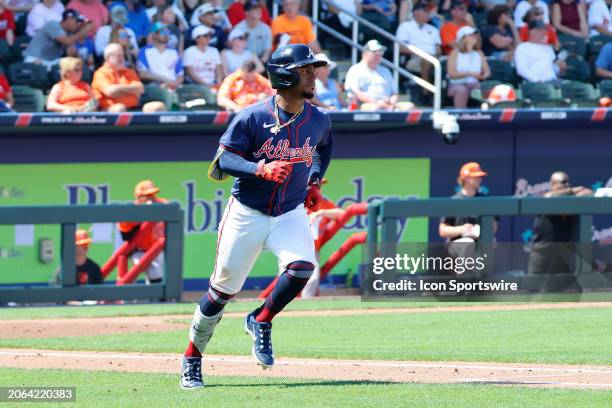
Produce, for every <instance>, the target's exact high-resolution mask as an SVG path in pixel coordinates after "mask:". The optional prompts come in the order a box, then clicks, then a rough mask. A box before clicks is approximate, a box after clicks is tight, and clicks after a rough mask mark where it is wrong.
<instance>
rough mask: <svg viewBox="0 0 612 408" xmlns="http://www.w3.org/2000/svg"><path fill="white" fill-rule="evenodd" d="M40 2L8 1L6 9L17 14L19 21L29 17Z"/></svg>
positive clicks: (16, 17)
mask: <svg viewBox="0 0 612 408" xmlns="http://www.w3.org/2000/svg"><path fill="white" fill-rule="evenodd" d="M38 2H39V0H7V1H6V2H5V7H6V8H7V9H9V10H11V11H12V12H13V13H15V20H18V19H20V18H21V17H27V14H28V13H29V12H30V11H31V10H32V8H33V7H34V6H35V5H36V4H38Z"/></svg>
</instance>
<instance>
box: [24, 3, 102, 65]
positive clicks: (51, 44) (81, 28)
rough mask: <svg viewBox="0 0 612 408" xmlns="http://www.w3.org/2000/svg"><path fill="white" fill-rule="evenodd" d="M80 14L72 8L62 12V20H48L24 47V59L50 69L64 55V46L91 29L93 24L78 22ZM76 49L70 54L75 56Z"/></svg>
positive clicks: (72, 42)
mask: <svg viewBox="0 0 612 408" xmlns="http://www.w3.org/2000/svg"><path fill="white" fill-rule="evenodd" d="M79 18H80V15H79V13H78V12H76V11H75V10H72V9H67V10H66V11H64V13H63V17H62V21H61V22H58V21H49V22H48V23H47V24H45V25H44V26H43V27H42V28H41V29H40V30H38V31H37V32H36V35H34V38H33V39H32V41H31V42H30V44H29V45H28V47H27V48H26V49H25V51H24V53H23V55H24V56H25V59H24V61H25V62H30V63H34V64H42V65H44V66H45V67H47V69H48V70H50V69H51V67H52V66H53V65H56V64H57V63H58V62H59V59H60V58H61V57H62V56H63V55H64V53H65V51H66V48H68V47H71V49H74V47H72V46H73V45H74V44H75V43H77V42H78V41H81V40H82V39H84V38H85V37H86V36H87V34H88V33H89V32H90V31H91V28H92V27H93V24H92V23H91V22H90V21H88V22H86V23H80V22H79ZM75 54H76V49H74V53H73V55H71V56H75Z"/></svg>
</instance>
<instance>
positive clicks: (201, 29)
mask: <svg viewBox="0 0 612 408" xmlns="http://www.w3.org/2000/svg"><path fill="white" fill-rule="evenodd" d="M212 31H213V30H211V29H210V28H209V27H207V26H205V25H204V24H200V25H199V26H197V27H196V28H194V29H193V31H192V32H191V39H192V40H195V39H196V38H198V37H199V36H201V35H206V34H209V33H212Z"/></svg>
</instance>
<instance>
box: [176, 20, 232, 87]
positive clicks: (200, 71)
mask: <svg viewBox="0 0 612 408" xmlns="http://www.w3.org/2000/svg"><path fill="white" fill-rule="evenodd" d="M212 35H213V32H212V30H211V29H210V27H208V26H205V25H199V26H197V27H196V28H194V29H193V31H192V32H191V37H192V39H193V41H195V45H192V46H191V47H189V48H187V49H186V50H185V56H184V57H183V65H184V66H185V71H186V72H187V78H188V80H189V81H190V82H193V83H196V84H201V85H206V86H209V87H211V86H215V85H217V84H220V83H221V81H223V66H222V64H221V56H220V55H219V51H218V50H217V49H216V48H215V47H212V46H210V45H209V44H210V39H211V37H212Z"/></svg>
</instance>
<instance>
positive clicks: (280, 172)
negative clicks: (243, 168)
mask: <svg viewBox="0 0 612 408" xmlns="http://www.w3.org/2000/svg"><path fill="white" fill-rule="evenodd" d="M292 166H293V165H292V164H291V163H289V162H288V161H273V162H270V163H265V162H264V161H263V160H262V161H260V162H259V163H258V164H257V170H256V171H255V175H256V176H257V177H260V178H262V179H264V180H267V181H273V182H275V183H282V182H284V181H285V179H286V178H287V177H289V174H291V169H292V168H293V167H292Z"/></svg>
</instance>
